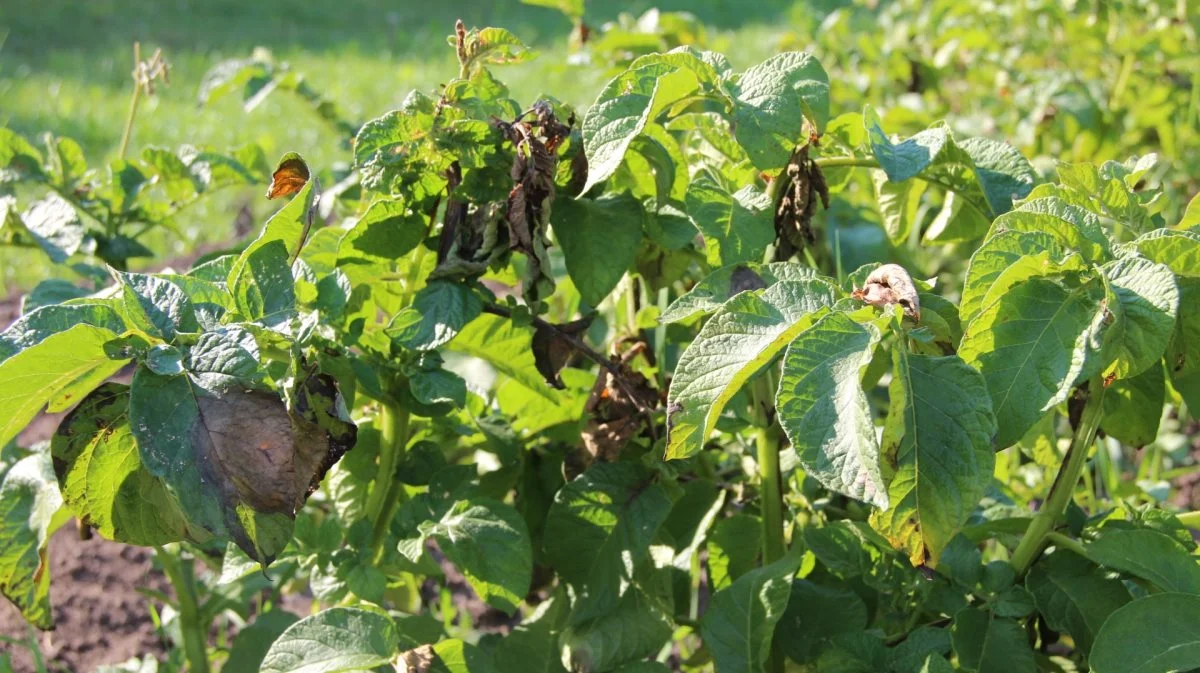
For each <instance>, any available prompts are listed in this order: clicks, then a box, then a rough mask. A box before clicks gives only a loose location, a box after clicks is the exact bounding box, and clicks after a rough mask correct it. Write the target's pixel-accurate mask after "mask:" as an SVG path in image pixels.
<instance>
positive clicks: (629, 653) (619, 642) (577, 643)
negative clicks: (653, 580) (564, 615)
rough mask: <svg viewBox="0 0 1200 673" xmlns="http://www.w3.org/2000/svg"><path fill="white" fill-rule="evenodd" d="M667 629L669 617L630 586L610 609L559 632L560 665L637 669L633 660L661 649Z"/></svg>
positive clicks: (576, 668)
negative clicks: (624, 665) (560, 644)
mask: <svg viewBox="0 0 1200 673" xmlns="http://www.w3.org/2000/svg"><path fill="white" fill-rule="evenodd" d="M671 632H672V624H671V618H670V615H669V614H667V612H666V611H664V609H663V606H662V605H660V604H659V603H658V602H657V601H656V600H655V599H654V598H652V597H650V596H648V595H647V594H645V593H644V592H642V591H641V590H640V589H631V590H629V591H628V592H626V594H625V596H624V597H623V598H622V599H621V600H620V602H619V603H618V604H617V605H616V606H615V607H614V608H613V610H612V611H611V612H609V613H607V614H603V615H601V616H599V617H596V618H595V619H591V620H589V621H587V622H584V623H582V624H578V625H571V626H569V627H567V628H566V629H565V630H564V631H563V634H562V638H561V642H562V664H563V666H564V667H566V668H567V670H570V671H581V672H585V671H614V670H620V671H624V670H626V668H633V669H635V670H638V668H639V667H640V666H641V665H640V664H637V663H635V662H637V660H639V659H642V660H644V659H645V658H646V657H648V656H650V655H652V654H655V653H657V652H658V651H659V650H660V649H662V646H663V645H664V644H666V643H667V641H669V640H670V638H671ZM621 664H629V666H628V667H621ZM618 667H620V668H618Z"/></svg>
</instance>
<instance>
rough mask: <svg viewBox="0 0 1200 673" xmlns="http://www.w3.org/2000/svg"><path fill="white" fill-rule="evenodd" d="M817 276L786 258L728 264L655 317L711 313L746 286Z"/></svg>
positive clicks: (663, 319)
mask: <svg viewBox="0 0 1200 673" xmlns="http://www.w3.org/2000/svg"><path fill="white" fill-rule="evenodd" d="M817 276H818V272H817V270H816V269H813V268H811V267H807V266H802V265H800V264H791V263H788V262H774V263H771V264H751V263H748V264H731V265H730V266H724V267H721V268H720V269H717V270H715V271H713V272H712V273H710V274H708V275H707V276H705V277H704V279H703V280H701V281H700V282H699V283H696V285H695V286H694V287H692V289H691V290H688V291H687V293H686V294H684V295H683V296H681V297H679V298H678V299H676V300H675V301H673V302H671V305H670V306H668V307H667V310H666V311H664V312H663V314H662V315H660V316H659V317H658V320H659V322H664V323H671V322H678V321H680V320H683V319H685V318H690V317H691V316H693V315H696V314H697V313H711V312H713V311H716V310H717V309H719V308H721V304H724V303H725V302H726V301H728V300H729V299H731V298H732V297H733V296H734V295H737V294H740V293H742V292H745V291H747V290H761V289H765V288H767V287H770V286H772V285H774V284H775V283H778V282H779V281H781V280H805V279H808V278H816V277H817Z"/></svg>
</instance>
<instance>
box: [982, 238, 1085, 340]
mask: <svg viewBox="0 0 1200 673" xmlns="http://www.w3.org/2000/svg"><path fill="white" fill-rule="evenodd" d="M1085 269H1086V266H1085V265H1084V264H1083V261H1082V259H1081V258H1080V256H1079V255H1077V254H1072V253H1071V252H1070V251H1069V250H1068V249H1065V248H1064V247H1063V246H1062V245H1061V244H1060V243H1059V241H1058V239H1057V238H1055V237H1054V236H1052V235H1050V234H1047V233H1043V232H1040V231H1034V232H1025V231H1004V232H1001V233H998V234H996V235H995V236H992V237H990V238H988V239H987V240H986V241H984V242H983V244H982V245H980V246H979V248H977V249H976V250H975V253H974V254H972V255H971V262H970V264H969V265H968V267H967V276H966V279H965V280H964V281H963V292H962V301H961V302H960V305H959V313H960V314H961V315H962V321H963V324H970V322H971V321H972V320H974V319H975V317H976V316H977V315H979V312H980V311H982V310H983V308H984V307H985V306H988V305H990V304H992V303H993V302H994V301H995V300H996V299H999V298H1000V297H1002V296H1003V295H1004V293H1005V292H1007V291H1008V290H1009V289H1010V288H1012V287H1013V286H1014V285H1017V284H1018V283H1020V282H1022V281H1025V280H1028V279H1030V278H1036V277H1041V276H1056V275H1059V274H1061V273H1064V272H1066V271H1082V270H1085Z"/></svg>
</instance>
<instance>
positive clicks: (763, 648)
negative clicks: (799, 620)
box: [700, 554, 800, 673]
mask: <svg viewBox="0 0 1200 673" xmlns="http://www.w3.org/2000/svg"><path fill="white" fill-rule="evenodd" d="M799 567H800V558H799V555H798V554H789V555H787V556H784V557H783V558H782V559H780V560H778V561H776V562H774V563H772V564H771V565H768V566H764V567H762V568H757V569H755V570H751V571H750V572H748V573H746V574H745V575H742V576H741V577H740V578H738V579H737V580H736V581H735V582H734V583H733V584H732V585H730V586H729V587H728V588H726V589H722V590H720V591H718V592H717V593H716V594H714V595H713V598H712V603H711V604H710V605H709V606H708V611H707V612H705V613H704V619H703V621H701V623H700V634H701V636H702V637H703V638H704V644H705V646H706V647H708V650H709V651H710V652H712V656H713V662H714V664H715V665H716V667H717V668H718V669H719V670H721V671H747V672H749V673H755V672H760V671H762V670H763V665H764V663H765V662H766V661H767V658H768V657H769V656H770V652H771V642H772V640H773V638H774V635H775V625H776V624H777V623H778V622H779V620H780V619H781V618H782V617H783V615H784V611H785V610H786V609H787V606H788V599H789V597H790V596H791V591H792V576H793V575H795V574H796V570H797V569H798V568H799Z"/></svg>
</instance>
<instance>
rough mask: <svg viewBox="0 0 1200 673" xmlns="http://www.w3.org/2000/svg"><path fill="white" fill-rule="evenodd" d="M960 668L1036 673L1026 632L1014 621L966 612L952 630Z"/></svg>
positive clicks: (956, 618)
mask: <svg viewBox="0 0 1200 673" xmlns="http://www.w3.org/2000/svg"><path fill="white" fill-rule="evenodd" d="M950 633H951V637H952V639H953V642H954V653H955V654H957V655H958V664H959V666H961V667H962V668H963V670H966V671H974V672H976V673H1034V671H1036V670H1037V665H1036V663H1035V662H1034V657H1033V650H1032V649H1030V647H1029V639H1028V638H1027V637H1026V636H1025V629H1023V628H1021V625H1020V624H1019V623H1018V622H1017V621H1016V620H1014V619H1008V618H1005V617H997V616H995V615H993V614H991V613H990V612H987V611H986V610H978V609H975V608H965V609H963V610H961V611H960V612H958V613H957V614H956V615H954V624H953V625H952V626H951V627H950Z"/></svg>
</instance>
